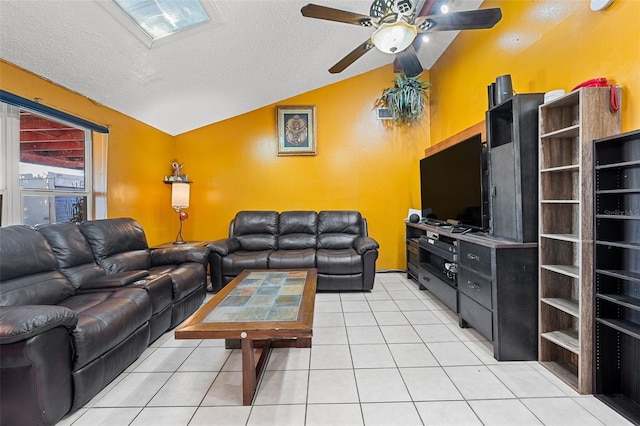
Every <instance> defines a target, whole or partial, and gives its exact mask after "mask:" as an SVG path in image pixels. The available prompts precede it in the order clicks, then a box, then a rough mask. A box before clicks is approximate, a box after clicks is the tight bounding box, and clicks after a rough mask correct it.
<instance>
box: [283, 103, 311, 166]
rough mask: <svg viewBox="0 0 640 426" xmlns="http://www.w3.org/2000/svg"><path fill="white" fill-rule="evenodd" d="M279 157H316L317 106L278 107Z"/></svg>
mask: <svg viewBox="0 0 640 426" xmlns="http://www.w3.org/2000/svg"><path fill="white" fill-rule="evenodd" d="M276 122H277V129H278V130H277V133H278V134H277V138H278V155H316V145H317V140H316V106H315V105H277V106H276Z"/></svg>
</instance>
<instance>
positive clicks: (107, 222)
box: [80, 218, 151, 274]
mask: <svg viewBox="0 0 640 426" xmlns="http://www.w3.org/2000/svg"><path fill="white" fill-rule="evenodd" d="M80 231H82V233H83V234H84V236H85V237H86V239H87V241H88V242H89V245H90V246H91V250H92V251H93V254H94V257H95V258H96V259H97V261H98V263H99V264H100V265H101V266H102V267H103V268H104V269H105V270H106V271H107V272H108V273H110V274H112V273H115V272H123V271H131V270H139V269H149V268H150V267H151V257H150V255H149V245H148V244H147V237H146V235H145V234H144V230H143V229H142V225H140V224H139V223H138V222H136V221H135V220H133V219H131V218H117V219H103V220H91V221H87V222H83V223H81V224H80Z"/></svg>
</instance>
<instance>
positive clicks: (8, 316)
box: [0, 305, 78, 345]
mask: <svg viewBox="0 0 640 426" xmlns="http://www.w3.org/2000/svg"><path fill="white" fill-rule="evenodd" d="M77 323H78V314H76V313H75V312H73V311H72V310H70V309H68V308H65V307H63V306H53V305H21V306H3V307H2V309H0V344H2V345H5V344H9V343H15V342H19V341H21V340H26V339H28V338H30V337H33V336H37V335H38V334H42V333H44V332H45V331H48V330H51V329H53V328H56V327H65V328H67V329H72V328H74V327H75V326H76V324H77Z"/></svg>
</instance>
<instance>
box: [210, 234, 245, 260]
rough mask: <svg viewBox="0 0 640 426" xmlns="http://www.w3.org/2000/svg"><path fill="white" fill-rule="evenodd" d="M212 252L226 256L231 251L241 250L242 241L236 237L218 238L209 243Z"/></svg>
mask: <svg viewBox="0 0 640 426" xmlns="http://www.w3.org/2000/svg"><path fill="white" fill-rule="evenodd" d="M207 247H208V248H209V250H210V251H211V253H217V254H219V255H220V256H226V255H228V254H229V253H233V252H234V251H237V250H240V241H238V240H237V239H236V238H224V239H222V240H216V241H213V242H211V243H209V244H208V245H207Z"/></svg>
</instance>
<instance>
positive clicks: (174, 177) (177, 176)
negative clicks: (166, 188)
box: [164, 161, 189, 182]
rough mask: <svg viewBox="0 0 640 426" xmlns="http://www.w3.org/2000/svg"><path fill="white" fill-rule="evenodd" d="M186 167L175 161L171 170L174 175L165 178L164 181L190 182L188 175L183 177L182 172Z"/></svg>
mask: <svg viewBox="0 0 640 426" xmlns="http://www.w3.org/2000/svg"><path fill="white" fill-rule="evenodd" d="M183 167H184V164H180V163H179V162H177V161H174V162H173V163H171V169H172V170H173V174H172V175H171V176H168V177H167V176H165V177H164V181H165V182H186V181H188V180H189V177H188V176H187V175H181V174H180V172H181V171H182V168H183Z"/></svg>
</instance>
